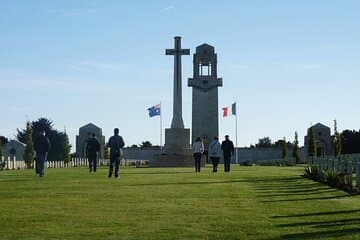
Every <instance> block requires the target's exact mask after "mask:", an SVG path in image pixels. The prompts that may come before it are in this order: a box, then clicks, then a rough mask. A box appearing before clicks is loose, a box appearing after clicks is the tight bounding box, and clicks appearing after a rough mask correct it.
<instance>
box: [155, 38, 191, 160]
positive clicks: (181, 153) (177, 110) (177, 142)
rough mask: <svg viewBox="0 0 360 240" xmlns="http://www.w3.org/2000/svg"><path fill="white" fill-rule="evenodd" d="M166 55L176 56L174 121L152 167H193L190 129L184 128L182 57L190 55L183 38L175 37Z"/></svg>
mask: <svg viewBox="0 0 360 240" xmlns="http://www.w3.org/2000/svg"><path fill="white" fill-rule="evenodd" d="M165 54H166V55H173V56H174V88H173V119H172V121H171V128H167V129H165V145H164V148H163V152H162V153H161V154H160V155H158V157H157V159H156V160H155V161H152V163H151V167H182V166H192V165H193V156H192V152H191V149H190V129H188V128H184V122H183V118H182V87H181V85H182V76H181V71H182V70H181V56H182V55H190V50H189V49H182V48H181V37H175V47H174V49H166V51H165Z"/></svg>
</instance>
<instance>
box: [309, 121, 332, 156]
mask: <svg viewBox="0 0 360 240" xmlns="http://www.w3.org/2000/svg"><path fill="white" fill-rule="evenodd" d="M310 128H311V127H310ZM310 128H308V130H307V136H305V137H304V149H305V155H306V156H308V146H309V138H308V136H309V132H310ZM312 128H313V131H314V136H315V142H316V154H317V156H318V157H320V156H327V155H332V154H333V144H332V137H331V131H330V128H329V127H327V126H325V125H323V124H321V123H317V124H315V125H313V126H312Z"/></svg>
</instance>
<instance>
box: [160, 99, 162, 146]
mask: <svg viewBox="0 0 360 240" xmlns="http://www.w3.org/2000/svg"><path fill="white" fill-rule="evenodd" d="M161 115H162V108H161V101H160V152H162V117H161Z"/></svg>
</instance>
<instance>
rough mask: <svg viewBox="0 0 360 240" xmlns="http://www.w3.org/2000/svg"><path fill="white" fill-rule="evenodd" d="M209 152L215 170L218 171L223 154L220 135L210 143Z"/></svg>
mask: <svg viewBox="0 0 360 240" xmlns="http://www.w3.org/2000/svg"><path fill="white" fill-rule="evenodd" d="M208 154H209V158H210V160H211V162H212V164H213V172H217V168H218V164H219V159H220V156H221V145H220V142H219V137H218V136H215V137H214V139H213V140H212V141H211V143H210V144H209V147H208Z"/></svg>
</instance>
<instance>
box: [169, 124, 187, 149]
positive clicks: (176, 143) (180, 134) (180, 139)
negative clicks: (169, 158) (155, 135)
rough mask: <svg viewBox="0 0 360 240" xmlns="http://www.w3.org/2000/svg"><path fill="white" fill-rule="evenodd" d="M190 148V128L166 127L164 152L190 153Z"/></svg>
mask: <svg viewBox="0 0 360 240" xmlns="http://www.w3.org/2000/svg"><path fill="white" fill-rule="evenodd" d="M189 149H190V129H189V128H166V129H165V145H164V152H165V153H167V154H181V153H185V154H188V153H189V152H188V150H189Z"/></svg>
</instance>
